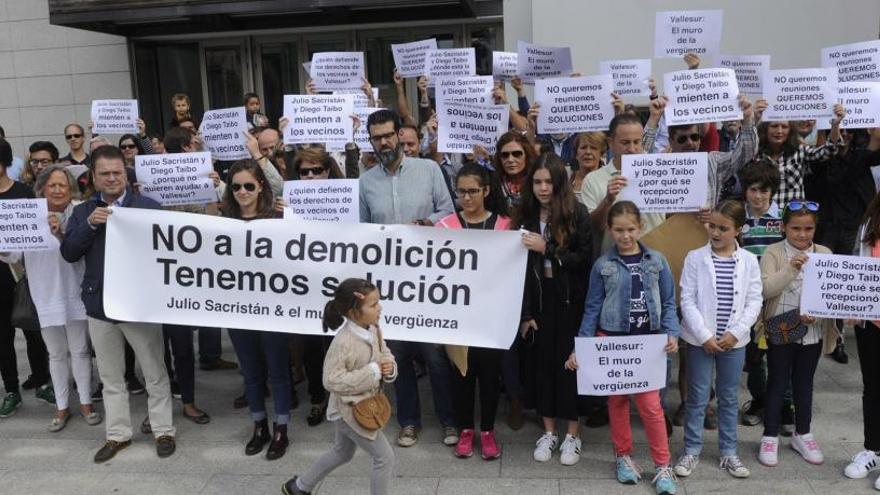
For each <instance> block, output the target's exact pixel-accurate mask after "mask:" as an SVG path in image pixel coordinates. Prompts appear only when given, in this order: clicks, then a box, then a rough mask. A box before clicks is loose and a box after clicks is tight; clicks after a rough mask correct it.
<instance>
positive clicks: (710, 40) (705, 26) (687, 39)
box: [654, 10, 723, 59]
mask: <svg viewBox="0 0 880 495" xmlns="http://www.w3.org/2000/svg"><path fill="white" fill-rule="evenodd" d="M722 17H723V11H721V10H684V11H676V12H657V15H656V19H655V24H654V58H681V57H683V56H684V55H685V54H686V53H694V54H696V55H699V56H700V57H701V58H703V59H706V58H707V57H708V56H715V55H716V54H718V52H719V47H720V46H721V19H722Z"/></svg>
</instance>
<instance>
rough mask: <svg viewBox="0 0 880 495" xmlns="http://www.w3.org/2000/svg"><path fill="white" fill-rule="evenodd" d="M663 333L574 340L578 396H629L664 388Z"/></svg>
mask: <svg viewBox="0 0 880 495" xmlns="http://www.w3.org/2000/svg"><path fill="white" fill-rule="evenodd" d="M666 341H667V337H666V334H665V333H661V334H652V335H629V336H626V337H576V338H575V339H574V352H575V357H576V358H577V362H578V370H577V384H578V395H631V394H640V393H642V392H650V391H651V390H660V389H661V388H663V387H665V386H666V351H665V350H664V347H666Z"/></svg>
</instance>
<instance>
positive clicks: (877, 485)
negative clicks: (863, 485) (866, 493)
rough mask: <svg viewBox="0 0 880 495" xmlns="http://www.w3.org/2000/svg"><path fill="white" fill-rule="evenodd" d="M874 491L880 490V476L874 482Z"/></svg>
mask: <svg viewBox="0 0 880 495" xmlns="http://www.w3.org/2000/svg"><path fill="white" fill-rule="evenodd" d="M874 489H875V490H880V476H878V477H877V479H876V480H874Z"/></svg>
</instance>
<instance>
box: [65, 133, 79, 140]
mask: <svg viewBox="0 0 880 495" xmlns="http://www.w3.org/2000/svg"><path fill="white" fill-rule="evenodd" d="M81 137H83V135H82V134H67V135H65V136H64V139H66V140H68V141H70V140H71V139H79V138H81Z"/></svg>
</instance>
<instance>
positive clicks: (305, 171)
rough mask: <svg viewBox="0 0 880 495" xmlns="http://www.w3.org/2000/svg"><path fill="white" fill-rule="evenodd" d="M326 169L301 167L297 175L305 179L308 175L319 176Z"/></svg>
mask: <svg viewBox="0 0 880 495" xmlns="http://www.w3.org/2000/svg"><path fill="white" fill-rule="evenodd" d="M326 170H327V169H326V168H324V167H302V168H300V169H299V175H300V176H301V177H306V176H309V175H321V174H323V173H324V171H326Z"/></svg>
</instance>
